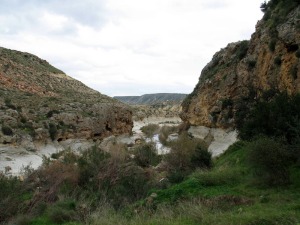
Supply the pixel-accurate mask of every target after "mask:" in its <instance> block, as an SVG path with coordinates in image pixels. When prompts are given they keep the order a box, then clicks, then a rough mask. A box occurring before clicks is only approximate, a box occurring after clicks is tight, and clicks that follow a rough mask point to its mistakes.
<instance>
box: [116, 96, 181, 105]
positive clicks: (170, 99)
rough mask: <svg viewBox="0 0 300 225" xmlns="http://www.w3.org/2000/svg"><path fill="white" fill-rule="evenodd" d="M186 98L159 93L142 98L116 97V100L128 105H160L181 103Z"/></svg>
mask: <svg viewBox="0 0 300 225" xmlns="http://www.w3.org/2000/svg"><path fill="white" fill-rule="evenodd" d="M186 96H187V95H186V94H176V93H158V94H145V95H142V96H115V97H114V98H115V99H118V100H120V101H121V102H124V103H127V104H133V105H153V104H159V103H180V102H182V101H183V99H184V98H185V97H186Z"/></svg>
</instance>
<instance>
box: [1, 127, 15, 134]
mask: <svg viewBox="0 0 300 225" xmlns="http://www.w3.org/2000/svg"><path fill="white" fill-rule="evenodd" d="M2 133H3V134H4V135H8V136H12V135H13V134H14V132H13V131H12V129H11V128H10V127H8V126H2Z"/></svg>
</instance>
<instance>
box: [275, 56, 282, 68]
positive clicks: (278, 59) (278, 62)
mask: <svg viewBox="0 0 300 225" xmlns="http://www.w3.org/2000/svg"><path fill="white" fill-rule="evenodd" d="M274 64H275V65H277V66H280V65H281V57H280V56H277V57H276V58H275V59H274Z"/></svg>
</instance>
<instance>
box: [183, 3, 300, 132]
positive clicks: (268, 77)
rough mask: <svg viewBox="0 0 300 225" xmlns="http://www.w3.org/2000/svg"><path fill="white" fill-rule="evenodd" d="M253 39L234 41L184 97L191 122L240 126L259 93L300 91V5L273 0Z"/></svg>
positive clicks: (186, 118)
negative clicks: (238, 117) (240, 118)
mask: <svg viewBox="0 0 300 225" xmlns="http://www.w3.org/2000/svg"><path fill="white" fill-rule="evenodd" d="M261 9H262V11H264V12H265V15H264V17H263V19H262V20H261V21H259V22H258V23H257V25H256V31H255V33H254V34H253V35H252V37H251V39H250V40H249V41H239V42H236V43H231V44H228V46H227V47H226V48H223V49H221V50H220V51H219V52H217V53H216V54H215V55H214V56H213V58H212V60H211V62H209V63H208V64H207V65H206V67H205V68H204V69H203V70H202V73H201V75H200V78H199V82H198V84H197V85H196V87H195V89H194V91H193V92H192V93H191V94H190V95H188V97H187V98H186V99H185V101H184V102H183V104H182V106H183V112H182V114H181V118H182V119H183V120H184V121H185V122H187V123H189V124H191V125H202V126H207V127H221V128H226V127H233V126H236V112H238V111H240V110H243V107H244V108H245V107H246V108H249V107H250V105H251V103H252V102H254V101H256V100H257V99H259V98H262V97H266V96H264V95H268V96H269V97H271V96H272V95H274V94H275V93H278V92H287V93H288V94H295V93H297V92H299V91H300V73H299V67H300V60H299V58H300V50H299V44H300V26H299V15H300V6H299V1H297V0H287V1H282V0H281V1H280V0H279V1H275V0H273V1H269V2H268V3H264V4H262V6H261Z"/></svg>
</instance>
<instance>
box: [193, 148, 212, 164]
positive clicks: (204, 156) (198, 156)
mask: <svg viewBox="0 0 300 225" xmlns="http://www.w3.org/2000/svg"><path fill="white" fill-rule="evenodd" d="M211 156H212V155H211V152H209V151H208V150H207V146H206V145H204V144H198V145H197V146H196V148H195V151H194V153H193V154H192V157H191V163H192V166H193V167H194V168H205V169H208V168H210V167H211V166H212V158H211Z"/></svg>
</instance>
